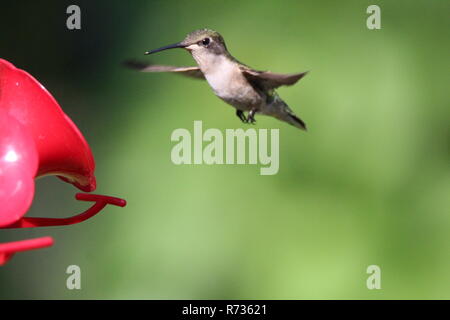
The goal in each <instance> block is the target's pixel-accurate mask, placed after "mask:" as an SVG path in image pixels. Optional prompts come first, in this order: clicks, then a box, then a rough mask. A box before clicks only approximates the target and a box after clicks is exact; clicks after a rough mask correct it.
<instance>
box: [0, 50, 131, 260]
mask: <svg viewBox="0 0 450 320" xmlns="http://www.w3.org/2000/svg"><path fill="white" fill-rule="evenodd" d="M94 169H95V161H94V157H93V155H92V152H91V149H90V148H89V145H88V144H87V142H86V140H85V139H84V137H83V135H82V134H81V132H80V131H79V130H78V128H77V127H76V125H75V124H74V123H73V122H72V120H71V119H70V118H69V117H68V116H67V115H66V114H65V113H64V112H63V110H62V109H61V107H60V106H59V105H58V103H57V102H56V100H55V99H54V98H53V96H52V95H51V94H50V93H49V92H48V91H47V90H46V89H45V88H44V86H43V85H41V84H40V83H39V82H38V81H37V80H36V79H34V78H33V77H32V76H31V75H30V74H28V73H27V72H25V71H23V70H20V69H17V68H16V67H14V65H12V64H11V63H10V62H8V61H6V60H3V59H0V229H7V228H8V229H11V228H34V227H44V226H62V225H70V224H75V223H80V222H82V221H85V220H87V219H89V218H91V217H92V216H94V215H95V214H97V213H98V212H100V211H101V210H102V209H103V208H104V207H105V206H106V205H108V204H111V205H115V206H120V207H124V206H125V205H126V201H125V200H123V199H120V198H114V197H109V196H103V195H95V194H88V193H78V194H76V196H75V197H76V199H77V200H82V201H90V202H95V203H94V204H93V205H92V206H91V207H90V208H89V209H87V210H86V211H85V212H83V213H81V214H78V215H75V216H72V217H70V218H31V217H30V218H27V217H25V214H26V212H27V211H28V209H29V208H30V205H31V203H32V201H33V197H34V179H36V178H38V177H41V176H45V175H56V176H58V177H59V178H60V179H62V180H63V181H65V182H68V183H71V184H73V185H74V186H75V187H77V188H78V189H80V190H81V191H84V192H91V191H94V190H95V188H96V180H95V176H94ZM52 244H53V240H52V238H50V237H44V238H38V239H31V240H22V241H16V242H9V243H0V265H3V264H5V263H6V262H7V261H8V260H9V259H10V258H11V257H12V256H13V255H14V254H15V253H17V252H20V251H26V250H32V249H39V248H43V247H48V246H51V245H52Z"/></svg>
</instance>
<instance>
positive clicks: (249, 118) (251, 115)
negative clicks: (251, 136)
mask: <svg viewBox="0 0 450 320" xmlns="http://www.w3.org/2000/svg"><path fill="white" fill-rule="evenodd" d="M255 113H256V109H252V110H250V111H249V112H248V116H247V123H251V124H255V123H256V120H255Z"/></svg>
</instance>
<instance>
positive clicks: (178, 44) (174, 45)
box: [145, 42, 186, 54]
mask: <svg viewBox="0 0 450 320" xmlns="http://www.w3.org/2000/svg"><path fill="white" fill-rule="evenodd" d="M185 47H186V45H185V44H183V43H181V42H178V43H174V44H169V45H168V46H165V47H161V48H158V49H155V50H150V51H147V52H145V54H152V53H156V52H160V51H164V50H167V49H174V48H185Z"/></svg>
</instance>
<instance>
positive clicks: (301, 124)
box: [288, 113, 308, 131]
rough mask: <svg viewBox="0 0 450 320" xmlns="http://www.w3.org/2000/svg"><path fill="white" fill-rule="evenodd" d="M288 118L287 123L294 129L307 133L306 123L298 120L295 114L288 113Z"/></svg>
mask: <svg viewBox="0 0 450 320" xmlns="http://www.w3.org/2000/svg"><path fill="white" fill-rule="evenodd" d="M288 117H289V121H288V123H289V124H291V125H293V126H294V127H297V128H299V129H302V130H305V131H307V130H308V129H306V123H305V122H304V121H303V120H302V119H300V118H299V117H297V116H296V115H295V114H293V113H290V114H288Z"/></svg>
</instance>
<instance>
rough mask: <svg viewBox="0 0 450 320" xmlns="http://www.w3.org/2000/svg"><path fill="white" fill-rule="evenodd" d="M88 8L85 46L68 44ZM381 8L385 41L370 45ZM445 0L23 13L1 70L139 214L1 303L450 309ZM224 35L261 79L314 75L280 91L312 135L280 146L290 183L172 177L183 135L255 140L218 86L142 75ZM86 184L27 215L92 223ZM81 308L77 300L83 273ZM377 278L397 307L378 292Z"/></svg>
mask: <svg viewBox="0 0 450 320" xmlns="http://www.w3.org/2000/svg"><path fill="white" fill-rule="evenodd" d="M70 4H78V5H79V6H80V7H81V10H82V30H80V31H69V30H67V29H66V27H65V25H66V19H67V17H68V15H67V14H66V8H67V6H68V5H70ZM370 4H378V5H379V6H380V7H381V10H382V12H381V17H382V29H381V30H374V31H371V30H368V29H367V28H366V19H367V17H368V15H367V14H366V8H367V6H369V5H370ZM449 9H450V3H449V2H448V1H440V0H434V1H425V0H423V1H418V0H416V1H406V0H404V1H379V0H377V1H360V0H355V1H312V0H309V1H278V2H276V1H273V0H272V1H265V0H263V1H258V2H255V1H206V0H205V1H189V2H188V1H130V2H129V3H126V2H124V1H96V2H95V3H94V1H75V2H72V1H53V2H52V1H49V2H46V4H45V5H43V4H41V3H38V2H31V1H9V2H5V3H3V4H2V8H1V11H0V26H1V31H0V34H1V46H0V57H1V58H4V59H7V60H9V61H11V62H13V63H14V64H15V65H16V66H18V67H20V68H23V69H25V70H27V71H28V72H30V73H31V74H32V75H34V76H35V77H36V78H37V79H38V80H39V81H40V82H42V83H43V84H44V85H45V86H46V87H47V89H49V91H50V92H51V93H52V94H53V95H54V96H55V98H56V99H57V100H58V101H59V103H60V104H61V106H62V108H63V109H64V110H65V112H66V113H67V114H68V115H69V116H70V117H71V118H72V119H73V120H74V122H75V123H76V124H77V125H78V127H79V128H80V129H81V131H82V132H83V134H84V135H85V137H86V139H87V140H88V142H89V144H90V146H91V148H92V150H93V152H94V156H95V159H96V163H97V169H96V176H97V179H98V188H97V190H96V193H99V194H106V195H113V196H118V197H123V198H125V199H127V201H128V206H127V207H126V208H124V209H122V208H116V207H107V208H106V209H105V210H104V211H103V212H102V213H101V214H99V215H98V216H96V217H95V218H93V219H91V220H89V221H87V222H84V223H82V224H78V225H75V226H70V227H60V228H42V229H36V230H27V229H24V230H2V231H0V242H4V241H12V240H20V239H26V238H31V237H38V236H45V235H51V236H53V237H54V238H55V245H54V246H53V247H52V248H49V249H44V250H38V251H32V252H26V253H21V254H18V255H17V256H15V257H14V258H13V259H12V260H11V261H10V262H9V263H8V264H7V265H6V266H5V267H2V268H1V269H0V298H2V299H13V298H19V299H250V298H251V299H351V298H353V299H410V298H414V299H419V298H423V299H441V298H446V299H449V298H450V215H449V213H450V200H449V199H450V197H449V195H450V170H449V160H450V159H449V158H450V156H449V155H450V152H449V145H450V139H449V137H450V134H449V116H450V114H449V101H450V99H449V91H448V85H449V80H450V79H449V70H450V69H449V59H448V54H449V49H450V45H449V35H450V33H449V30H450V20H449V18H448V13H449ZM203 27H208V28H212V29H215V30H218V31H219V32H221V34H222V35H223V37H224V38H225V40H226V42H227V46H228V49H229V50H230V52H231V53H232V54H233V55H234V56H235V57H236V58H237V59H239V60H240V61H243V62H244V63H246V64H249V65H250V66H252V67H254V68H256V69H270V70H272V71H277V72H299V71H305V70H311V73H310V74H309V75H308V76H307V77H306V78H305V79H303V80H302V81H301V82H300V83H299V84H298V85H296V86H293V87H289V88H281V89H279V90H278V92H279V93H280V95H281V96H282V97H283V99H284V100H285V101H286V102H287V103H288V104H289V105H290V106H291V107H292V109H293V110H295V111H296V113H297V114H299V115H300V116H301V117H302V118H303V119H304V120H305V121H306V123H307V124H308V126H309V131H308V132H307V133H304V132H301V131H300V130H298V129H296V128H294V127H291V126H289V125H287V124H284V123H281V122H278V121H276V120H274V119H272V118H267V117H263V116H260V117H257V120H258V122H257V125H256V128H280V171H279V173H278V174H277V175H274V176H261V175H259V166H255V165H215V166H208V165H199V166H194V165H192V166H188V165H186V166H176V165H174V164H172V162H171V160H170V151H171V148H172V147H173V145H174V143H172V142H171V141H170V135H171V133H172V131H173V130H174V129H176V128H188V129H189V130H192V126H193V121H194V120H203V126H204V128H220V129H221V130H223V129H225V128H239V127H242V128H248V126H246V125H244V124H241V123H240V121H239V119H238V118H236V117H235V115H234V110H233V109H232V108H231V107H229V106H228V105H226V104H225V103H224V102H222V101H220V100H219V99H218V98H216V97H215V96H214V94H213V93H212V91H211V90H210V88H209V87H208V85H207V83H206V82H202V81H198V80H189V79H186V78H183V77H179V76H176V75H170V74H142V73H137V72H133V71H130V70H126V69H125V68H123V67H122V66H121V65H120V64H121V62H122V61H123V60H125V59H128V58H136V59H143V60H144V61H152V62H154V63H162V64H174V65H180V66H181V65H194V64H195V62H194V61H193V59H192V58H191V57H190V55H189V54H188V53H186V52H184V51H183V50H171V51H167V52H165V53H161V54H157V55H154V56H152V57H150V58H151V59H149V58H148V57H145V56H143V52H144V51H146V50H149V49H153V48H156V47H159V46H162V45H166V44H170V43H173V42H176V41H179V40H181V39H183V37H184V36H185V35H186V34H187V33H188V32H190V31H192V30H195V29H198V28H203ZM75 192H77V190H75V188H74V187H73V186H72V185H69V184H65V183H64V182H62V181H60V180H59V179H56V178H55V177H46V178H42V179H39V180H38V181H37V192H36V196H35V200H34V203H33V207H32V209H31V210H30V211H29V213H28V215H29V216H52V217H64V216H70V215H73V214H75V213H78V212H81V211H83V210H84V209H85V208H86V207H87V204H86V203H79V202H77V201H76V200H75V199H74V194H75ZM71 264H76V265H79V266H80V267H81V272H82V290H73V291H70V290H67V289H66V278H67V277H68V275H67V274H66V273H65V270H66V268H67V266H69V265H71ZM372 264H375V265H378V266H380V267H381V271H382V280H381V281H382V282H381V285H382V289H381V290H368V289H367V288H366V279H367V277H368V274H366V268H367V267H368V266H369V265H372Z"/></svg>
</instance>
